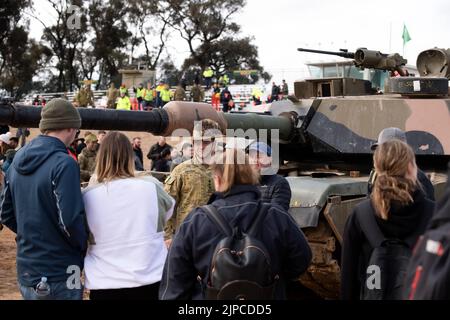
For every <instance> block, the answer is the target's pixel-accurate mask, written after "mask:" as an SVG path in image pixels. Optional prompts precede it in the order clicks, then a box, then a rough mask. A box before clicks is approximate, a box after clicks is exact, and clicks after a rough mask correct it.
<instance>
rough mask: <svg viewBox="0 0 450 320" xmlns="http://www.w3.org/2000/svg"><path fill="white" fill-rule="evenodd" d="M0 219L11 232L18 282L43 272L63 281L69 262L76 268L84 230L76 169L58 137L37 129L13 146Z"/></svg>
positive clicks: (29, 282) (30, 282)
mask: <svg viewBox="0 0 450 320" xmlns="http://www.w3.org/2000/svg"><path fill="white" fill-rule="evenodd" d="M0 220H1V222H2V223H3V224H4V225H5V226H7V227H8V228H9V229H11V230H12V231H13V232H15V233H16V234H17V238H16V240H17V276H18V279H19V283H20V284H22V285H24V286H35V285H36V284H37V283H38V282H39V281H40V279H41V277H44V276H45V277H47V279H48V281H49V282H59V281H65V280H66V279H67V277H68V276H70V275H71V273H70V271H69V270H73V266H77V267H79V268H80V270H81V269H82V267H83V257H84V254H85V251H86V241H87V235H88V233H87V228H86V222H85V221H86V219H85V211H84V204H83V201H82V196H81V189H80V172H79V168H78V165H77V163H76V161H75V160H73V159H72V158H71V157H70V156H69V155H68V153H67V149H66V146H65V145H64V143H63V142H62V141H60V140H59V139H57V138H54V137H49V136H43V135H41V136H38V137H37V138H35V139H34V140H32V141H31V142H30V143H29V144H28V145H26V146H25V147H23V148H22V149H20V150H19V151H18V152H17V154H16V156H15V157H14V160H13V162H12V164H11V166H10V168H9V170H8V172H7V173H6V176H5V188H4V190H3V192H2V196H1V202H0ZM69 267H71V269H68V268H69ZM68 272H69V273H68ZM72 272H73V271H72Z"/></svg>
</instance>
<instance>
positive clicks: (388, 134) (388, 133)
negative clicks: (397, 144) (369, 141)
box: [371, 127, 407, 150]
mask: <svg viewBox="0 0 450 320" xmlns="http://www.w3.org/2000/svg"><path fill="white" fill-rule="evenodd" d="M394 139H397V140H400V141H403V142H405V143H406V142H407V141H406V134H405V132H404V131H403V130H401V129H399V128H394V127H392V128H386V129H383V130H382V131H381V132H380V134H379V135H378V141H377V142H376V143H374V144H373V145H372V146H371V149H372V150H375V149H376V148H377V147H378V145H380V144H382V143H385V142H387V141H391V140H394Z"/></svg>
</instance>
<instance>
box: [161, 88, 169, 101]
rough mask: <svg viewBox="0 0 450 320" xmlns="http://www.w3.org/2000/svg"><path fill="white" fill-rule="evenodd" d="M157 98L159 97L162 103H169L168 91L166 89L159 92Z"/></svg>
mask: <svg viewBox="0 0 450 320" xmlns="http://www.w3.org/2000/svg"><path fill="white" fill-rule="evenodd" d="M159 96H160V97H161V100H162V101H164V102H169V101H170V91H169V90H168V89H163V90H161V91H160V93H159Z"/></svg>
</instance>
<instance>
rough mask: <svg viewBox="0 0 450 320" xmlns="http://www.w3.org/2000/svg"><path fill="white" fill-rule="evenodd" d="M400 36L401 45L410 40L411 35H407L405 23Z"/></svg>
mask: <svg viewBox="0 0 450 320" xmlns="http://www.w3.org/2000/svg"><path fill="white" fill-rule="evenodd" d="M402 38H403V46H405V44H406V43H407V42H408V41H409V40H411V37H410V35H409V32H408V29H406V25H405V24H403V34H402Z"/></svg>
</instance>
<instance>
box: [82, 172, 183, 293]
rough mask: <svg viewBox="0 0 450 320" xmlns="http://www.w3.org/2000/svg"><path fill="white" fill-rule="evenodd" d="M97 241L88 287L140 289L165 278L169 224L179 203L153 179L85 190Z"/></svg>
mask: <svg viewBox="0 0 450 320" xmlns="http://www.w3.org/2000/svg"><path fill="white" fill-rule="evenodd" d="M83 199H84V204H85V208H86V216H87V222H88V226H89V229H90V232H91V237H92V240H91V241H90V242H92V243H90V244H89V247H88V251H87V254H86V258H85V260H84V268H85V278H86V281H85V286H86V288H88V289H119V288H134V287H140V286H144V285H149V284H152V283H156V282H158V281H160V280H161V277H162V272H163V267H164V263H165V260H166V256H167V248H166V246H165V244H164V232H163V228H164V224H165V223H166V222H167V220H168V219H169V218H170V216H171V215H172V212H173V207H174V204H175V201H174V200H173V199H172V198H171V197H170V196H169V195H168V194H167V193H166V192H165V191H164V190H163V188H162V185H161V183H160V182H159V181H157V180H156V179H154V178H152V177H140V178H128V179H119V180H114V181H111V182H108V183H100V184H96V185H94V186H91V187H88V188H86V189H85V190H84V191H83Z"/></svg>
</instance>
